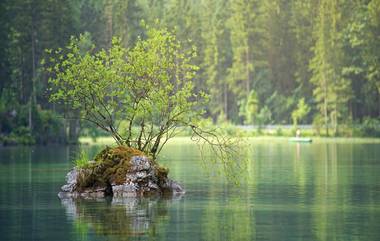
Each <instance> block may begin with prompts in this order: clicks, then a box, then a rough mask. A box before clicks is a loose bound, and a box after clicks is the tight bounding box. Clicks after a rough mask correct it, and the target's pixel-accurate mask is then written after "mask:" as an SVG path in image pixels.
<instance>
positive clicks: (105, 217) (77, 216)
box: [61, 196, 181, 240]
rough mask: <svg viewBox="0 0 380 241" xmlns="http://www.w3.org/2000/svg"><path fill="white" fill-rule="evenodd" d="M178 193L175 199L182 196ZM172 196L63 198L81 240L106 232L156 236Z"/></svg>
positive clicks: (118, 235) (115, 235)
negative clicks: (158, 225) (168, 197)
mask: <svg viewBox="0 0 380 241" xmlns="http://www.w3.org/2000/svg"><path fill="white" fill-rule="evenodd" d="M180 198H181V197H180V196H179V197H176V198H175V199H180ZM172 200H173V198H170V199H167V198H159V197H150V198H113V199H112V198H111V199H98V200H84V199H63V200H62V201H61V202H62V205H63V206H64V207H65V209H66V214H67V218H68V219H69V220H70V221H73V223H74V228H75V232H76V234H77V235H78V236H80V239H81V240H87V239H90V238H89V236H90V235H91V234H92V233H94V234H95V235H100V236H107V240H112V239H113V238H115V240H130V239H131V238H132V237H137V236H144V237H148V236H149V237H155V236H156V230H157V227H156V224H158V223H159V224H161V223H162V221H166V222H167V221H168V211H167V210H168V205H170V202H171V201H172Z"/></svg>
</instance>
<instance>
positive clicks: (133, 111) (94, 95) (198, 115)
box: [46, 27, 235, 169]
mask: <svg viewBox="0 0 380 241" xmlns="http://www.w3.org/2000/svg"><path fill="white" fill-rule="evenodd" d="M146 35H147V38H146V39H144V40H143V39H141V38H140V39H139V40H138V41H137V43H136V44H135V46H134V47H132V48H130V49H126V48H123V47H122V46H121V43H120V40H119V39H117V38H114V39H113V43H112V47H111V49H110V50H109V51H106V50H103V49H102V50H100V51H97V52H96V51H95V46H91V47H90V48H89V50H88V51H83V50H82V49H81V48H80V45H79V44H78V43H83V42H87V41H86V40H85V39H83V38H85V36H84V35H81V36H80V37H79V39H77V38H72V39H71V42H70V44H69V46H68V47H67V48H66V49H58V50H56V51H54V53H53V52H52V51H50V50H49V52H50V53H51V56H52V57H51V58H50V61H49V62H48V63H47V65H48V66H50V67H46V69H47V70H48V71H49V73H50V74H51V78H50V80H49V82H50V83H51V84H52V88H51V89H50V91H51V95H50V100H51V101H53V102H59V103H62V104H65V105H66V106H68V107H70V108H72V109H75V110H78V111H80V116H81V118H82V119H84V120H87V121H89V122H92V123H93V124H95V125H96V126H98V127H99V128H101V129H103V130H104V131H106V132H108V133H109V134H110V135H111V136H112V137H113V138H114V140H115V142H116V143H117V144H118V145H126V146H128V147H132V148H135V149H137V150H140V151H142V152H144V153H146V154H148V155H149V156H151V157H152V158H153V159H156V157H157V155H158V154H159V153H160V151H161V150H162V148H163V146H164V145H165V144H166V143H167V141H168V140H169V139H170V138H172V137H174V136H176V135H177V134H178V133H179V132H180V129H183V128H184V127H187V128H190V129H191V131H192V134H193V135H192V137H193V138H192V139H193V140H195V141H197V142H198V143H199V144H206V145H207V146H208V147H210V148H211V151H213V154H215V158H216V159H217V160H216V161H220V162H221V163H222V164H223V165H222V166H223V167H224V168H225V169H226V168H227V167H228V166H230V164H232V161H231V160H232V159H231V155H232V154H233V153H234V145H233V140H232V139H231V138H225V137H223V136H219V135H218V134H217V133H216V132H215V131H205V130H204V129H201V128H200V126H199V125H198V123H199V121H200V120H201V119H203V114H204V106H205V104H206V103H207V101H208V95H206V94H205V93H203V92H202V91H198V92H195V90H194V86H193V82H192V80H193V78H194V76H195V74H196V71H197V70H198V67H197V66H196V65H193V64H192V59H193V58H194V57H195V56H196V49H195V48H190V49H185V50H184V49H183V48H182V45H181V43H180V42H179V41H178V40H177V39H176V38H175V36H174V35H173V34H172V33H170V32H169V31H168V30H166V29H155V28H149V27H147V32H146ZM54 56H55V57H54ZM122 121H123V123H127V124H124V125H120V123H121V122H122ZM179 127H180V128H179ZM123 128H124V129H123ZM234 162H235V161H234Z"/></svg>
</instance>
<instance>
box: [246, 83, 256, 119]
mask: <svg viewBox="0 0 380 241" xmlns="http://www.w3.org/2000/svg"><path fill="white" fill-rule="evenodd" d="M258 109H259V100H258V98H257V94H256V92H255V91H254V90H252V91H251V93H250V94H249V96H248V99H247V102H246V104H245V123H247V124H254V122H255V116H256V115H257V114H258V113H257V112H258Z"/></svg>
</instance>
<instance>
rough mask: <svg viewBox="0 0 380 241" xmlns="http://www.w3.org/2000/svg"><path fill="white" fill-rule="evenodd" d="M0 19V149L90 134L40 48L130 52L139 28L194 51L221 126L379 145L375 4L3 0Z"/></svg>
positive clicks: (201, 86)
mask: <svg viewBox="0 0 380 241" xmlns="http://www.w3.org/2000/svg"><path fill="white" fill-rule="evenodd" d="M0 14H1V15H0V33H1V35H0V133H1V134H0V143H1V142H3V143H13V142H14V143H17V142H18V143H25V144H27V143H35V142H37V143H50V142H66V143H67V142H76V140H77V138H78V136H79V135H80V134H81V133H82V134H89V133H88V131H87V133H84V132H83V131H82V132H81V129H82V130H84V129H85V130H92V128H83V127H86V126H85V124H83V123H81V122H80V120H79V119H78V113H76V112H75V111H70V110H68V109H67V108H66V107H65V106H63V105H57V104H51V103H49V101H48V91H47V89H48V78H49V76H48V74H47V73H46V72H45V71H44V66H43V59H45V58H46V57H47V56H48V55H47V54H46V52H45V49H57V48H60V47H64V46H66V45H67V44H68V42H69V40H70V37H71V36H73V35H74V36H78V35H79V34H82V35H83V36H84V37H85V38H84V39H85V41H83V42H82V43H81V44H83V45H84V46H89V45H91V44H95V45H96V47H97V48H98V49H101V48H105V49H109V48H110V47H111V44H112V37H113V36H118V37H120V38H121V40H122V44H123V45H124V46H125V47H130V46H133V44H134V42H135V41H136V40H137V39H138V37H139V36H142V37H144V28H143V27H142V24H141V22H142V21H144V22H145V23H147V24H149V25H158V26H160V27H167V28H168V29H170V30H171V31H174V32H175V34H176V36H177V38H178V39H179V40H181V41H182V42H183V45H184V46H185V48H193V47H194V46H195V47H196V49H197V52H198V55H197V57H196V58H195V63H194V64H195V65H198V66H199V67H200V69H199V71H198V74H197V75H196V77H195V79H194V83H195V86H196V89H198V90H205V91H207V92H208V93H209V94H210V97H211V98H210V103H209V105H208V106H206V107H205V108H206V110H207V115H206V116H205V118H210V119H211V120H212V121H213V123H214V124H221V123H231V124H235V125H241V124H245V125H252V124H254V125H267V124H281V125H286V124H312V125H313V128H314V129H315V130H316V132H317V133H320V134H322V135H355V133H354V134H353V132H352V131H351V132H350V133H347V132H346V131H345V130H347V129H350V130H352V129H354V127H358V135H363V136H380V0H273V1H266V0H233V1H228V0H3V1H1V2H0ZM189 40H191V41H189ZM62 116H64V117H65V118H61V117H62ZM81 127H82V128H81Z"/></svg>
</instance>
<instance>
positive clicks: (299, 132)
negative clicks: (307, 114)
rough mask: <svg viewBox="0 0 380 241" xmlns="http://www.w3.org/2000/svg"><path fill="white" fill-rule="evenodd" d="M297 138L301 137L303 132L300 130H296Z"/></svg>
mask: <svg viewBox="0 0 380 241" xmlns="http://www.w3.org/2000/svg"><path fill="white" fill-rule="evenodd" d="M296 137H297V138H299V137H301V130H300V129H299V128H297V130H296Z"/></svg>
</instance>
